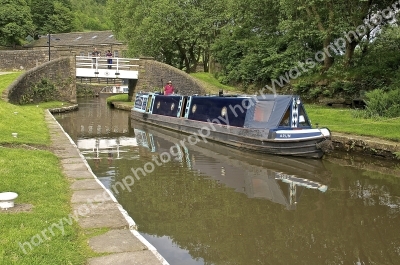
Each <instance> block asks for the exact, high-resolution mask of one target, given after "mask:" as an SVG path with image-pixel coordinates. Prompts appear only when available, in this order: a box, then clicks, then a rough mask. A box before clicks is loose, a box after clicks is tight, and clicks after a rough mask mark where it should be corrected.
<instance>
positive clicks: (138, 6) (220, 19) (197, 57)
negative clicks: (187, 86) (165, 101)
mask: <svg viewBox="0 0 400 265" xmlns="http://www.w3.org/2000/svg"><path fill="white" fill-rule="evenodd" d="M224 9H225V1H213V0H192V1H173V0H155V1H146V2H145V1H138V0H136V1H127V0H122V1H109V10H111V11H110V13H111V14H112V15H111V16H112V17H111V19H112V21H113V23H114V27H113V29H114V30H115V31H116V32H117V34H118V36H119V37H121V38H123V39H124V40H126V41H128V43H129V45H130V52H131V54H132V55H136V56H138V55H147V56H153V57H155V58H157V59H159V60H161V61H164V62H166V63H168V64H171V65H174V66H176V67H178V68H180V69H185V70H186V71H187V72H192V71H194V70H195V69H196V67H197V64H198V63H199V62H200V61H202V62H203V63H205V64H208V58H209V53H210V45H211V43H212V42H213V41H214V39H215V36H216V35H217V34H218V28H219V26H220V25H221V24H223V23H224V21H225V20H226V19H225V18H224Z"/></svg>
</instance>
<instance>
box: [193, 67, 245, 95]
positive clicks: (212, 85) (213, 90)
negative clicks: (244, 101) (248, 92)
mask: <svg viewBox="0 0 400 265" xmlns="http://www.w3.org/2000/svg"><path fill="white" fill-rule="evenodd" d="M190 75H191V76H193V77H194V78H196V79H197V80H198V81H199V82H201V83H202V84H203V85H204V87H205V88H206V92H207V93H209V94H218V92H219V90H221V89H222V90H223V91H224V92H225V93H226V92H228V93H234V94H236V93H241V92H240V90H239V89H236V88H235V87H231V86H226V85H223V84H221V83H219V82H218V80H217V79H216V78H215V77H214V76H213V75H212V74H210V73H204V72H199V73H191V74H190Z"/></svg>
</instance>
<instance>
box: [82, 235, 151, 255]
mask: <svg viewBox="0 0 400 265" xmlns="http://www.w3.org/2000/svg"><path fill="white" fill-rule="evenodd" d="M89 246H90V247H91V248H92V250H93V251H94V252H97V253H102V252H107V253H118V252H134V251H141V250H147V249H148V248H147V247H146V245H145V244H143V243H142V242H140V240H139V239H138V238H137V237H135V236H134V235H133V234H132V233H131V231H129V230H111V231H108V232H107V233H105V234H103V235H100V236H96V237H93V238H91V239H89Z"/></svg>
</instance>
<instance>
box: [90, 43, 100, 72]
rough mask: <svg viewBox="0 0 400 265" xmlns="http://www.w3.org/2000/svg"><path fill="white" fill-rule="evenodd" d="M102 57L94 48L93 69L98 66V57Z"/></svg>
mask: <svg viewBox="0 0 400 265" xmlns="http://www.w3.org/2000/svg"><path fill="white" fill-rule="evenodd" d="M99 56H100V52H99V51H98V50H97V49H96V48H94V50H93V51H92V58H93V59H92V62H93V68H96V65H97V57H99Z"/></svg>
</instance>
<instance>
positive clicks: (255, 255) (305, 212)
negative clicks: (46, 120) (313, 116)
mask: <svg viewBox="0 0 400 265" xmlns="http://www.w3.org/2000/svg"><path fill="white" fill-rule="evenodd" d="M99 113H100V114H99ZM56 118H57V119H58V121H59V122H60V123H61V124H62V126H63V127H64V129H65V130H66V131H67V132H68V133H69V134H70V135H71V137H72V138H73V140H74V141H75V142H76V143H77V145H78V146H79V148H80V150H81V152H82V153H83V154H84V155H85V157H86V158H87V160H88V163H89V164H90V166H91V167H92V170H93V171H94V173H95V174H96V175H97V176H98V177H99V179H100V180H101V181H102V182H103V183H104V184H105V186H106V187H108V188H110V189H111V188H112V186H113V185H114V184H115V183H116V182H117V181H121V180H122V179H123V178H124V177H126V176H128V175H132V174H133V173H132V169H134V170H137V169H139V168H143V167H144V166H145V165H146V163H148V162H151V161H153V159H155V158H157V157H158V158H159V156H160V154H161V153H162V152H167V151H168V150H169V148H170V147H171V145H173V144H175V143H177V141H179V140H180V139H182V137H185V136H182V135H179V134H177V133H175V132H171V131H165V130H160V129H157V128H156V127H149V126H145V125H143V124H140V123H133V124H130V120H129V112H125V111H117V110H110V109H108V108H107V106H106V105H103V103H99V102H96V100H95V99H94V100H90V101H86V102H82V103H81V102H80V109H79V111H78V112H72V113H68V114H63V115H58V116H56ZM98 125H100V126H101V128H104V129H101V130H97V129H96V130H94V129H93V128H98ZM90 126H92V127H90ZM82 128H83V129H82ZM89 128H92V129H91V130H90V129H89ZM106 128H109V129H108V130H107V129H106ZM186 147H187V148H186V149H185V148H183V147H181V148H180V152H179V154H178V155H176V156H174V157H172V156H171V161H170V162H168V163H162V164H161V165H160V166H156V167H154V170H153V171H152V172H145V174H144V175H140V179H139V180H137V181H136V182H135V184H134V185H133V186H132V187H131V188H132V190H131V192H128V191H127V190H125V191H123V190H119V191H118V192H116V193H115V196H116V198H117V199H118V201H119V202H120V203H121V204H122V206H123V207H124V208H125V209H126V210H127V211H128V213H129V214H130V215H131V216H132V218H133V219H134V220H135V222H136V223H137V224H138V227H139V232H140V233H141V234H142V235H143V236H144V237H146V238H147V239H148V240H149V241H150V242H151V243H152V244H153V245H154V246H155V247H156V248H157V249H158V250H159V252H160V253H161V254H162V255H163V256H164V257H165V258H166V259H167V260H168V261H169V262H170V264H171V265H176V264H182V265H183V264H185V265H190V264H196V265H197V264H243V265H248V264H296V265H297V264H307V265H320V264H335V265H336V264H355V265H359V264H400V237H399V236H398V235H399V232H400V231H399V229H400V226H399V224H400V177H399V176H400V174H399V167H398V166H396V165H395V164H392V165H386V164H385V166H384V167H379V166H377V165H376V164H373V163H372V162H373V161H369V160H367V159H366V158H364V157H358V158H351V160H343V159H340V157H335V158H332V157H328V159H326V160H322V161H319V160H301V159H291V158H286V157H273V156H272V157H269V156H260V155H257V154H251V153H248V152H246V153H242V152H240V151H239V150H235V149H231V148H225V147H223V146H220V145H216V144H211V143H207V144H203V143H198V144H197V145H195V146H186ZM331 161H333V163H332V162H331ZM360 165H361V166H360Z"/></svg>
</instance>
